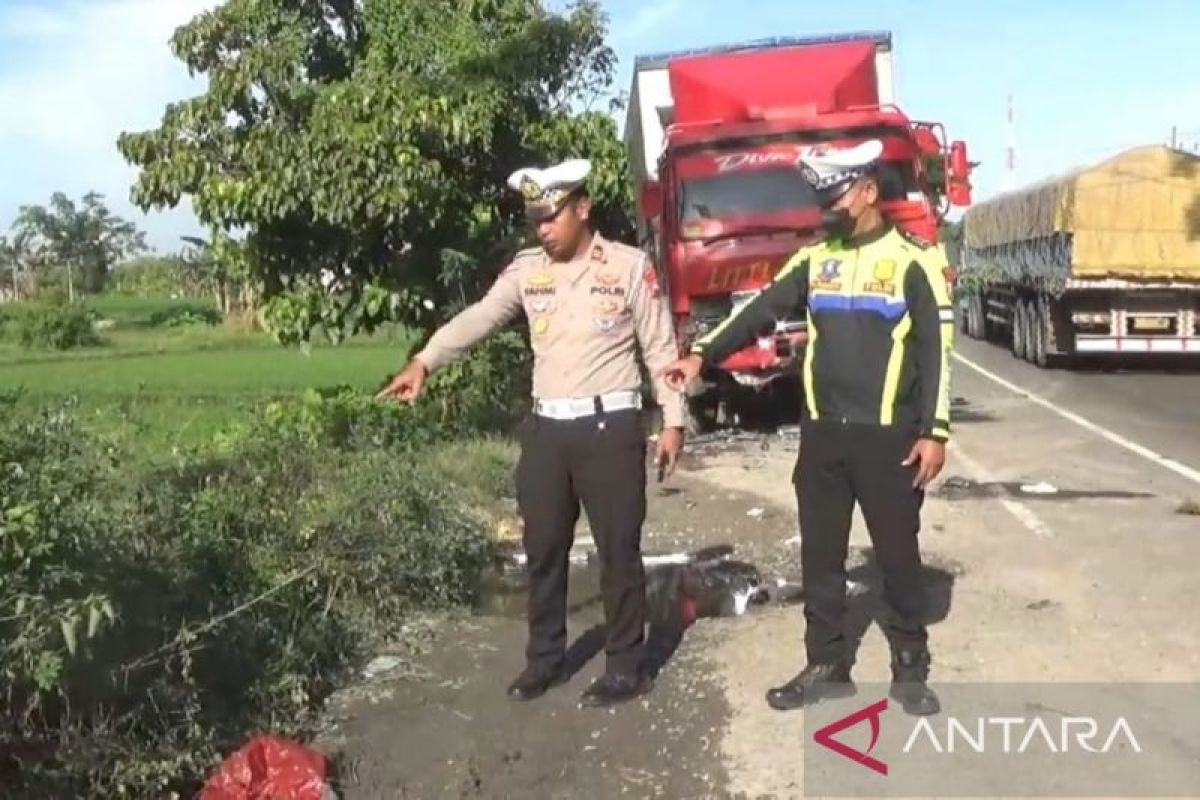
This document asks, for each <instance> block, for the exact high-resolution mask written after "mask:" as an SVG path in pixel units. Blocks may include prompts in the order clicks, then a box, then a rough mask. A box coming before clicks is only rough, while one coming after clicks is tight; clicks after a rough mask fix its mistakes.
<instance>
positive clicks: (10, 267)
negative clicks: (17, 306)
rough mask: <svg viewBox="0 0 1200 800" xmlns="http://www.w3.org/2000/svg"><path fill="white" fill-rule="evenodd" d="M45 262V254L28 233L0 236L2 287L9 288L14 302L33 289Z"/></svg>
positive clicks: (0, 285)
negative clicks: (35, 278) (35, 277)
mask: <svg viewBox="0 0 1200 800" xmlns="http://www.w3.org/2000/svg"><path fill="white" fill-rule="evenodd" d="M44 262H45V252H44V251H43V250H42V249H41V247H40V246H39V243H38V242H37V241H35V240H34V238H33V237H32V236H31V235H30V234H29V232H28V231H17V232H16V233H14V235H13V236H12V238H9V237H7V236H0V287H7V288H8V290H9V291H10V292H11V293H12V299H13V300H21V299H22V298H24V297H25V296H27V295H28V294H29V293H30V292H31V291H32V289H33V282H34V276H35V274H36V273H37V272H38V271H39V270H40V269H41V267H42V265H43V263H44Z"/></svg>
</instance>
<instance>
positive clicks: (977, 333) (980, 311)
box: [967, 294, 987, 339]
mask: <svg viewBox="0 0 1200 800" xmlns="http://www.w3.org/2000/svg"><path fill="white" fill-rule="evenodd" d="M967 318H968V320H969V323H968V326H967V327H968V328H969V330H968V331H967V335H968V336H970V337H971V338H972V339H986V338H987V317H986V316H985V311H984V304H983V295H979V294H975V295H971V300H970V305H969V306H968V307H967Z"/></svg>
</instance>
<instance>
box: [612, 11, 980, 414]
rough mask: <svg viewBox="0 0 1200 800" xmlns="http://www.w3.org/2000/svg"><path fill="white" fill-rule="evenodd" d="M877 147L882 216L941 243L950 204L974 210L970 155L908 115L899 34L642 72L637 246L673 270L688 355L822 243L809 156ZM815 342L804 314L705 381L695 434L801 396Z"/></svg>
mask: <svg viewBox="0 0 1200 800" xmlns="http://www.w3.org/2000/svg"><path fill="white" fill-rule="evenodd" d="M870 138H876V139H879V140H881V141H882V142H883V145H884V154H883V163H882V165H881V169H880V177H881V186H880V188H881V191H882V202H881V208H882V210H883V212H884V214H885V215H886V216H887V217H888V218H889V219H890V220H891V221H892V222H894V223H895V224H897V225H899V226H901V227H903V228H905V229H907V230H909V231H911V232H912V233H914V234H916V235H917V236H920V237H922V238H925V239H927V240H930V241H935V240H936V239H937V232H938V224H939V222H940V220H941V218H942V217H943V216H944V214H945V213H946V211H948V210H949V206H950V205H951V204H954V205H967V204H968V203H969V202H970V188H969V183H968V162H967V154H966V147H965V145H964V144H963V143H962V142H955V143H954V144H953V145H947V144H946V143H945V138H944V134H943V131H942V129H941V126H940V125H939V124H937V123H928V122H917V121H913V120H910V119H909V118H908V117H907V116H906V115H905V114H904V113H903V112H902V111H901V110H900V109H899V108H897V107H896V106H895V102H894V93H893V88H892V61H891V35H890V34H888V33H870V34H849V35H845V36H834V37H823V38H810V39H794V38H791V39H772V40H767V41H759V42H751V43H747V44H739V45H731V46H723V47H715V48H708V49H705V50H699V51H690V52H678V53H668V54H660V55H647V56H641V57H639V58H638V59H637V60H636V63H635V68H634V76H633V87H632V91H631V96H630V105H629V112H628V115H627V118H626V126H625V140H626V145H627V147H628V151H629V157H630V168H631V171H632V173H633V178H634V181H635V189H636V192H635V195H636V198H637V222H638V234H639V240H640V243H641V245H642V246H643V248H644V249H645V250H646V251H647V253H648V254H649V255H650V256H651V257H652V258H653V259H654V262H655V264H656V265H657V267H658V269H659V272H660V275H659V278H660V281H661V282H662V284H663V285H664V287H665V290H666V293H667V296H668V297H669V299H670V305H671V311H672V314H673V317H674V320H675V324H676V332H677V335H678V338H679V344H680V347H681V348H684V349H685V350H686V348H688V347H689V346H690V344H691V343H692V342H693V341H694V340H695V339H697V338H698V337H701V336H703V335H704V334H705V333H707V332H708V331H709V330H711V329H712V327H713V326H715V325H717V324H718V323H720V322H721V320H723V319H724V318H725V317H727V316H728V315H729V314H730V313H731V312H732V311H733V310H735V309H736V308H737V307H739V306H740V305H741V304H743V303H745V302H748V301H749V300H750V299H752V298H753V297H754V296H755V295H757V294H758V293H759V292H760V291H762V289H763V288H764V287H765V286H766V285H767V284H768V283H770V281H771V280H772V279H773V277H774V276H775V274H776V272H778V271H779V269H780V268H781V267H782V266H783V264H784V263H785V262H786V261H787V259H788V258H789V257H790V256H791V255H792V254H793V253H795V252H796V251H797V250H798V249H799V248H800V247H802V246H804V245H805V244H808V243H811V242H813V241H815V240H818V239H820V238H821V237H823V235H824V231H823V230H822V229H821V225H822V214H821V209H820V207H819V206H818V203H817V200H816V197H815V196H814V194H813V191H812V189H811V188H810V187H809V186H808V184H807V183H806V182H805V180H804V179H803V177H802V175H801V172H800V170H799V169H798V156H799V154H800V153H801V152H802V149H803V148H806V147H811V146H814V145H820V144H828V145H833V146H837V147H842V146H852V145H854V144H857V143H858V142H861V141H863V140H866V139H870ZM935 185H936V186H937V190H936V191H935V188H934V187H935ZM806 329H807V325H806V319H805V315H804V314H803V313H798V314H797V315H796V318H795V319H787V320H780V321H779V322H778V323H777V325H776V326H775V328H774V329H773V330H764V331H763V332H762V336H761V337H760V338H759V340H758V342H757V343H756V344H755V345H752V346H750V347H748V348H746V349H744V350H742V351H741V352H738V353H735V354H734V355H733V356H731V357H730V358H729V359H728V360H726V361H725V362H724V363H723V364H722V365H721V366H720V369H719V370H718V371H717V374H715V375H710V376H705V378H706V380H705V382H704V384H703V385H702V386H701V387H700V388H699V389H698V390H695V391H696V394H695V395H694V396H693V397H692V398H691V399H690V402H689V410H690V412H691V413H690V417H691V419H690V420H689V424H691V425H692V426H693V428H703V427H707V425H706V424H705V423H711V422H713V421H715V420H714V415H719V414H720V411H721V409H722V408H723V406H724V405H725V404H726V401H728V400H730V399H732V398H734V397H735V396H737V395H738V394H744V393H745V392H746V391H747V390H748V391H750V392H751V393H757V392H760V391H762V390H763V389H765V388H767V387H773V386H774V387H776V388H777V385H778V384H784V385H785V386H786V387H787V389H786V391H785V393H786V395H787V396H788V397H789V398H792V397H794V396H796V395H795V393H796V392H797V391H798V389H799V381H800V370H799V365H798V358H799V354H800V352H801V350H802V348H803V346H804V342H805V340H806ZM739 387H740V388H739ZM794 402H795V403H796V406H797V407H798V397H797V399H796V400H795V401H794Z"/></svg>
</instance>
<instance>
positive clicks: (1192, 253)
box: [963, 146, 1200, 289]
mask: <svg viewBox="0 0 1200 800" xmlns="http://www.w3.org/2000/svg"><path fill="white" fill-rule="evenodd" d="M963 233H964V245H965V248H966V251H965V254H964V265H963V266H964V271H965V272H969V271H971V270H975V269H980V268H984V267H991V268H993V269H998V270H999V271H1000V272H1001V273H1002V274H1003V275H1004V276H1005V277H1007V278H1008V279H1009V280H1011V281H1013V282H1015V283H1021V282H1026V283H1028V282H1033V283H1039V284H1047V285H1049V287H1050V288H1052V289H1053V288H1054V287H1055V285H1058V286H1061V285H1062V284H1064V283H1065V282H1066V281H1068V280H1071V279H1103V278H1119V279H1126V280H1156V281H1171V280H1197V279H1200V157H1197V156H1195V155H1192V154H1190V153H1184V152H1180V151H1177V150H1172V149H1170V148H1167V147H1164V146H1150V147H1140V148H1135V149H1132V150H1127V151H1125V152H1123V153H1121V154H1119V155H1117V156H1115V157H1113V158H1111V159H1109V160H1107V161H1104V162H1101V163H1099V164H1096V165H1093V166H1088V167H1084V168H1082V169H1078V170H1075V171H1072V172H1070V173H1067V174H1066V175H1063V176H1061V177H1058V178H1055V179H1052V180H1048V181H1043V182H1041V183H1038V184H1034V185H1032V186H1029V187H1027V188H1025V189H1021V190H1018V191H1015V192H1009V193H1007V194H1003V195H1000V196H998V197H996V198H993V199H991V200H988V201H985V202H982V203H977V204H976V205H975V206H973V207H972V208H971V209H969V210H968V211H967V212H966V213H965V215H964V217H963Z"/></svg>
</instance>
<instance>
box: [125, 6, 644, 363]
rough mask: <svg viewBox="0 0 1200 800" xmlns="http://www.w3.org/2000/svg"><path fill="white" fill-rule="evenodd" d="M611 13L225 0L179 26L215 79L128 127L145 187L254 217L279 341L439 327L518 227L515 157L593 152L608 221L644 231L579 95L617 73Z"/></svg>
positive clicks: (611, 137) (178, 48)
mask: <svg viewBox="0 0 1200 800" xmlns="http://www.w3.org/2000/svg"><path fill="white" fill-rule="evenodd" d="M605 28H606V20H605V18H604V16H603V14H602V13H601V12H600V10H599V5H598V3H596V2H594V0H584V1H583V2H578V3H576V4H575V5H574V6H572V7H571V8H569V9H568V10H567V11H565V12H563V13H553V12H551V11H549V10H548V9H546V8H545V7H544V5H543V3H542V2H541V0H362V1H361V2H355V0H227V2H225V3H224V4H223V5H222V6H220V7H218V8H216V9H215V10H213V11H210V12H206V13H203V14H201V15H200V16H198V17H196V18H195V19H194V20H193V21H192V22H190V23H189V24H187V25H185V26H184V27H182V28H180V29H179V30H178V31H177V32H176V34H175V36H174V37H173V38H172V41H171V45H172V48H173V50H174V53H175V54H176V56H177V57H178V58H180V59H181V60H182V61H183V62H184V63H186V64H187V66H188V68H189V69H190V70H191V72H192V73H193V74H197V75H204V76H206V77H207V79H208V91H207V92H206V93H205V94H203V95H201V96H199V97H196V98H193V99H190V100H186V101H184V102H180V103H176V104H174V105H171V106H170V107H169V108H168V109H167V111H166V114H165V116H164V118H163V121H162V125H161V126H160V127H159V128H158V129H156V130H152V131H147V132H142V133H127V134H125V135H123V136H121V138H120V140H119V147H120V149H121V152H122V153H123V154H124V156H125V157H126V158H127V159H128V160H129V161H130V162H131V163H133V164H134V165H136V166H137V167H138V168H139V169H140V175H139V178H138V181H137V184H136V185H135V187H134V189H133V197H134V200H135V202H137V203H138V204H139V205H140V206H141V207H142V208H145V209H149V208H152V207H155V208H161V207H170V206H174V205H175V204H176V203H178V202H179V200H180V199H181V198H182V197H184V196H185V195H186V196H190V197H191V198H192V204H193V207H194V208H195V210H196V213H197V215H198V216H199V218H200V219H201V221H202V222H203V223H205V224H206V225H207V226H208V227H209V228H210V229H212V230H214V231H217V232H220V233H222V234H229V233H233V232H239V231H244V232H245V240H244V249H243V250H242V251H241V252H240V255H241V256H242V257H243V258H244V266H245V269H246V270H247V271H248V274H249V277H250V278H251V280H252V281H253V282H254V283H255V284H256V285H257V286H258V287H259V289H260V290H261V292H262V300H263V308H262V309H261V312H262V317H263V319H264V321H265V322H266V323H267V325H268V327H269V328H270V329H272V330H273V331H274V332H275V334H276V335H277V336H278V338H279V339H280V340H281V341H283V342H288V343H294V342H307V341H308V338H309V336H310V334H311V333H312V332H313V331H314V330H316V329H318V328H320V329H322V330H323V331H324V332H325V333H326V334H327V335H328V336H330V337H331V338H333V339H335V340H336V339H338V338H340V337H343V336H345V335H348V334H350V333H353V332H355V331H358V330H367V331H369V330H371V329H373V328H374V327H375V326H376V325H378V324H380V323H383V322H386V321H400V322H405V323H408V324H419V325H423V326H425V327H429V326H432V325H433V324H435V323H436V322H437V319H438V317H444V316H445V315H446V314H448V313H451V312H452V311H453V310H455V308H456V307H457V306H459V305H461V304H462V302H464V301H466V300H469V299H472V298H473V297H474V296H477V295H478V292H479V291H480V289H481V287H482V286H484V285H487V284H489V283H490V282H491V280H492V278H493V277H494V269H495V268H496V267H498V266H499V265H500V262H501V261H502V260H503V258H504V257H505V256H506V255H507V254H508V253H509V252H511V249H513V247H514V245H515V244H517V243H518V240H519V238H520V237H521V235H522V233H523V223H522V220H521V204H520V198H519V197H515V196H513V195H512V193H510V192H508V191H507V189H506V187H505V179H506V178H507V176H508V175H509V174H510V173H511V172H512V171H513V170H515V169H517V168H518V167H521V166H525V165H527V164H537V163H543V164H544V163H548V162H550V161H554V160H558V159H562V158H566V157H569V156H582V157H588V158H591V159H592V161H593V163H594V172H593V178H592V180H591V182H590V186H591V189H592V192H593V196H594V201H595V205H596V207H597V211H598V215H599V217H598V221H599V223H600V225H601V228H602V229H603V230H604V231H605V232H606V233H607V234H608V235H610V236H613V237H617V238H625V237H628V236H629V235H630V234H631V233H632V222H631V218H630V216H629V214H630V212H629V209H630V208H631V207H632V198H631V194H630V192H631V190H630V188H629V187H630V182H629V180H628V172H627V167H626V162H625V157H624V151H623V149H622V147H621V143H620V141H619V139H618V137H617V135H616V129H615V124H614V122H613V121H612V119H611V117H610V116H609V115H608V114H607V113H605V112H604V111H596V110H580V109H587V108H588V107H589V105H590V104H593V103H594V102H595V101H596V99H597V98H600V97H602V96H603V95H604V93H605V91H606V90H607V88H608V87H609V86H610V84H611V82H612V78H613V68H614V64H615V57H614V55H613V52H612V50H611V49H610V48H608V47H607V46H606V45H605V43H604V34H605ZM431 308H432V309H433V311H431V310H430V309H431Z"/></svg>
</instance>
